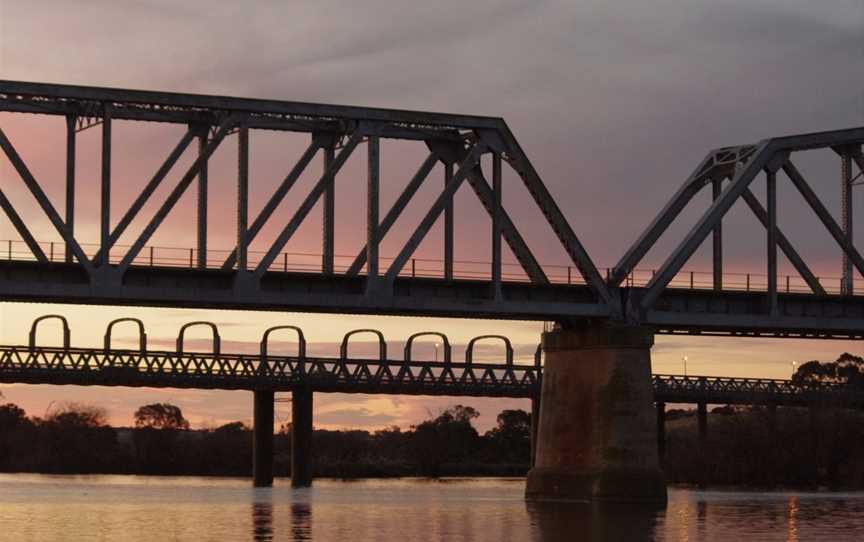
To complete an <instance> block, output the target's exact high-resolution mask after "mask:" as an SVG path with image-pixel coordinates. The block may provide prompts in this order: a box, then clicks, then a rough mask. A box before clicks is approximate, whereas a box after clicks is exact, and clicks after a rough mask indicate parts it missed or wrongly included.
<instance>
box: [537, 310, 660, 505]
mask: <svg viewBox="0 0 864 542" xmlns="http://www.w3.org/2000/svg"><path fill="white" fill-rule="evenodd" d="M653 343H654V335H653V332H652V331H651V330H650V329H645V328H638V327H627V326H610V325H600V324H594V325H586V326H582V327H579V328H575V329H557V328H556V329H555V330H554V331H551V332H547V333H544V334H543V350H544V352H545V354H546V365H545V369H544V372H543V389H542V394H541V403H540V429H539V433H538V436H537V452H536V463H535V465H534V468H533V469H531V471H530V472H529V473H528V480H527V483H526V490H525V496H526V498H527V499H529V500H558V501H562V500H564V501H566V500H572V501H608V502H630V503H644V504H664V503H665V502H666V484H665V481H664V479H663V474H662V472H661V470H660V466H659V459H658V455H657V435H656V430H657V428H656V425H655V424H656V420H655V417H654V411H653V410H654V409H653V403H654V392H653V389H652V386H651V346H652V345H653Z"/></svg>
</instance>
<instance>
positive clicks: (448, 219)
mask: <svg viewBox="0 0 864 542" xmlns="http://www.w3.org/2000/svg"><path fill="white" fill-rule="evenodd" d="M452 178H453V163H452V162H447V163H445V164H444V186H445V187H446V186H447V184H448V183H449V182H450V179H452ZM454 198H455V194H454V195H453V196H450V199H449V200H447V204H446V205H445V206H444V279H445V280H453V200H454Z"/></svg>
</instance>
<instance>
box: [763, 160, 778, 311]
mask: <svg viewBox="0 0 864 542" xmlns="http://www.w3.org/2000/svg"><path fill="white" fill-rule="evenodd" d="M765 176H766V192H767V207H768V313H769V314H770V315H771V316H777V172H776V171H775V170H773V169H769V170H766V171H765Z"/></svg>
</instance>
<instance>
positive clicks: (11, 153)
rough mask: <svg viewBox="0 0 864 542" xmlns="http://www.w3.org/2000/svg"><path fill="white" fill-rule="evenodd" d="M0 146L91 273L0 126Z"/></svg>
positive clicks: (83, 255) (79, 250)
mask: <svg viewBox="0 0 864 542" xmlns="http://www.w3.org/2000/svg"><path fill="white" fill-rule="evenodd" d="M0 147H2V148H3V152H5V153H6V156H7V157H8V158H9V161H10V162H12V166H13V167H14V168H15V171H17V172H18V175H19V176H20V177H21V180H22V181H24V184H25V185H27V188H28V189H30V193H31V194H32V195H33V197H34V198H36V201H37V202H38V203H39V206H40V207H41V208H42V211H43V212H44V213H45V214H46V215H48V219H49V220H50V221H51V224H53V225H54V228H55V229H56V230H57V233H59V234H60V236H61V237H62V238H63V241H64V242H65V243H66V245H67V246H69V247H70V248H71V250H72V254H74V255H75V258H76V259H77V260H78V263H80V264H81V265H82V266H83V267H84V269H85V270H86V271H87V274H88V275H91V274H92V273H93V264H92V262H91V261H90V260H89V259H88V258H87V255H86V254H84V251H83V250H81V245H79V244H78V241H76V240H75V238H74V237H73V236H72V234H71V233H70V232H69V227H68V226H67V225H66V223H65V222H64V221H63V219H62V218H60V215H59V214H58V213H57V210H56V209H54V206H53V205H51V200H49V199H48V196H46V195H45V192H43V191H42V188H41V187H40V186H39V182H38V181H36V178H35V177H33V174H32V173H31V172H30V169H28V168H27V164H25V163H24V160H22V159H21V156H20V155H19V154H18V151H16V150H15V147H14V146H13V145H12V142H11V141H9V138H8V137H6V134H5V132H3V129H2V128H0Z"/></svg>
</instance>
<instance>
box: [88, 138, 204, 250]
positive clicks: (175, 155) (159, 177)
mask: <svg viewBox="0 0 864 542" xmlns="http://www.w3.org/2000/svg"><path fill="white" fill-rule="evenodd" d="M194 138H195V132H194V131H193V130H188V131H187V132H186V133H185V134H184V135H183V137H182V138H181V139H180V141H179V142H178V143H177V146H175V147H174V150H172V151H171V154H169V155H168V157H167V158H165V161H164V162H163V163H162V165H161V166H160V167H159V169H158V170H157V171H156V174H155V175H153V178H151V179H150V182H148V183H147V185H146V186H145V187H144V189H143V190H142V191H141V193H140V194H138V197H137V198H135V201H134V202H132V205H130V206H129V210H128V211H126V214H124V215H123V218H121V219H120V222H118V223H117V225H116V226H115V227H114V231H112V232H111V236H110V237H109V238H108V249H109V250H110V249H111V247H113V246H114V244H115V243H117V241H118V240H119V239H120V237H121V236H122V235H123V233H124V232H125V231H126V228H128V227H129V224H131V223H132V221H133V220H135V217H136V216H138V213H139V212H140V211H141V209H142V208H143V207H144V205H145V204H146V203H147V200H149V199H150V196H152V195H153V193H154V192H155V191H156V189H157V188H159V185H160V184H161V183H162V181H163V180H164V179H165V177H167V176H168V173H169V172H170V171H171V169H172V168H173V167H174V164H176V163H177V160H179V159H180V156H182V155H183V153H184V152H185V151H186V148H187V147H188V146H189V144H190V143H191V142H192V140H193V139H194ZM101 258H102V249H99V252H97V253H96V256H94V257H93V260H94V261H97V262H98V261H101Z"/></svg>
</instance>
